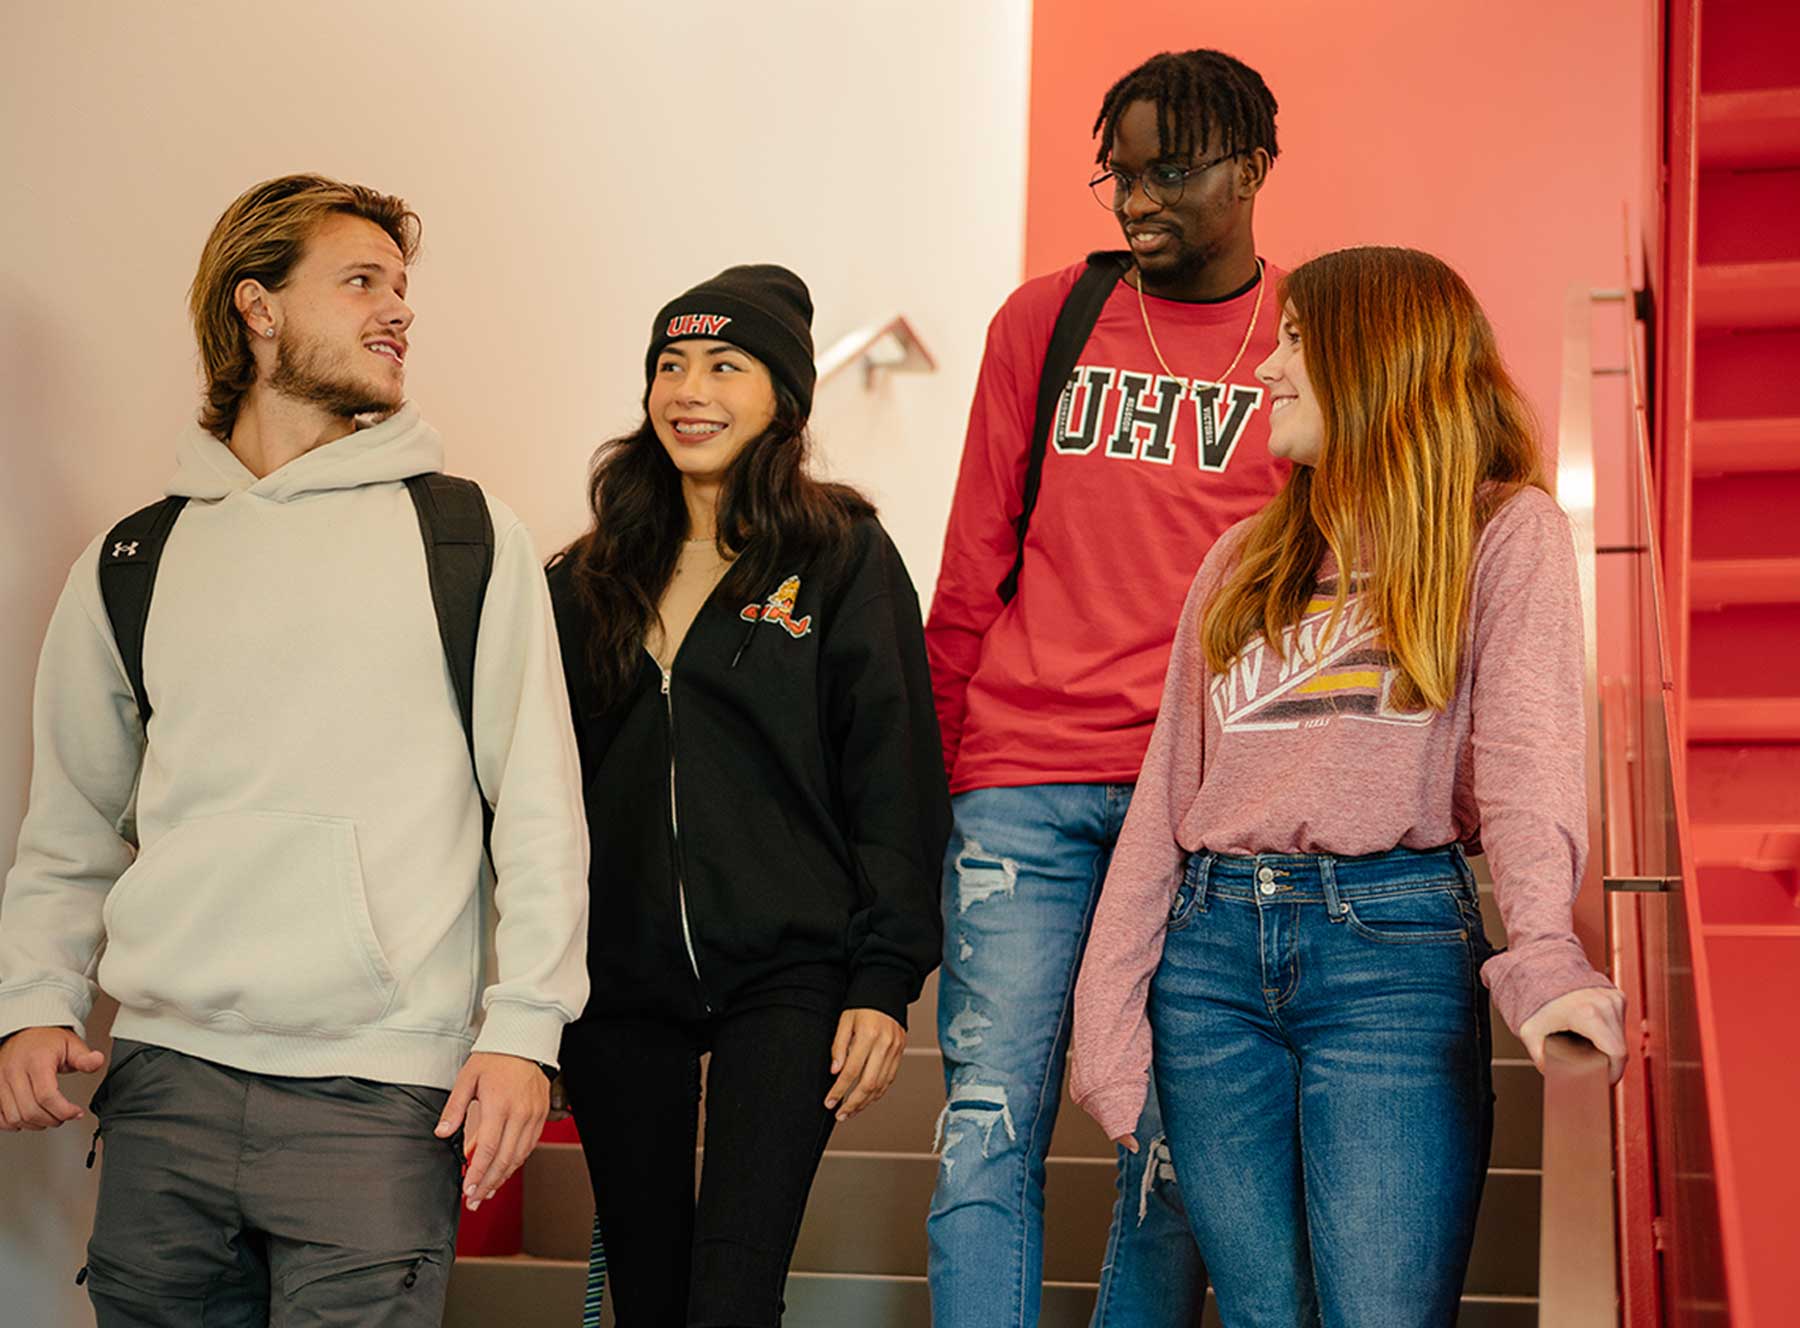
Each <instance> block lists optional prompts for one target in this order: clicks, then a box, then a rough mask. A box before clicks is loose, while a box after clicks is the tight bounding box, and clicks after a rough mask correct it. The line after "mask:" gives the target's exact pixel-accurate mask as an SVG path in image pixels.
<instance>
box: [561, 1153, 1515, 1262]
mask: <svg viewBox="0 0 1800 1328" xmlns="http://www.w3.org/2000/svg"><path fill="white" fill-rule="evenodd" d="M579 1154H580V1149H579V1147H578V1146H577V1145H574V1144H544V1145H542V1146H540V1147H539V1149H538V1150H537V1152H536V1153H534V1154H533V1155H532V1158H531V1160H530V1161H529V1162H527V1163H526V1168H527V1173H526V1177H525V1193H526V1195H527V1202H526V1217H525V1251H526V1253H527V1254H529V1255H532V1256H535V1257H538V1258H548V1259H566V1260H580V1259H583V1258H585V1257H586V1255H587V1247H588V1237H589V1233H590V1232H591V1231H592V1228H593V1220H594V1218H593V1201H592V1198H591V1195H590V1193H589V1190H588V1186H587V1173H586V1171H585V1169H584V1168H583V1166H582V1162H581V1158H580V1155H579ZM938 1165H939V1160H938V1158H937V1157H935V1156H934V1155H932V1154H930V1153H849V1152H829V1153H827V1154H826V1155H825V1160H824V1162H823V1163H822V1164H821V1166H820V1168H819V1175H818V1179H817V1180H816V1181H815V1182H814V1183H813V1190H812V1199H811V1202H810V1203H809V1204H808V1207H807V1216H806V1221H805V1222H804V1223H803V1224H802V1225H801V1228H800V1238H799V1242H798V1244H797V1245H796V1247H795V1250H794V1264H793V1266H794V1269H795V1271H797V1272H822V1273H866V1274H879V1275H884V1276H888V1275H898V1276H905V1275H911V1274H917V1273H921V1272H922V1271H923V1270H924V1268H925V1249H926V1240H925V1214H926V1212H927V1210H928V1209H929V1207H930V1203H931V1191H932V1187H933V1185H934V1184H935V1183H936V1180H937V1172H938ZM1047 1172H1048V1176H1047V1179H1046V1181H1045V1200H1044V1203H1045V1208H1046V1210H1047V1211H1048V1212H1049V1213H1050V1214H1052V1220H1051V1221H1050V1222H1049V1223H1048V1224H1047V1228H1046V1231H1045V1238H1044V1275H1045V1277H1046V1278H1048V1279H1050V1280H1052V1281H1081V1280H1084V1279H1088V1278H1092V1277H1094V1276H1095V1275H1096V1274H1097V1271H1098V1269H1099V1267H1100V1261H1101V1256H1102V1254H1103V1252H1104V1250H1105V1247H1106V1233H1107V1228H1108V1226H1109V1225H1110V1224H1111V1221H1112V1207H1113V1200H1114V1194H1115V1190H1114V1174H1115V1173H1114V1168H1113V1165H1112V1163H1111V1161H1110V1160H1109V1159H1098V1158H1095V1159H1090V1158H1051V1159H1050V1162H1049V1164H1048V1167H1047ZM1537 1199H1538V1173H1537V1171H1536V1170H1535V1169H1532V1168H1496V1169H1495V1170H1494V1171H1492V1172H1490V1173H1489V1176H1488V1184H1487V1191H1486V1198H1485V1199H1484V1201H1483V1204H1482V1215H1481V1223H1480V1227H1479V1228H1478V1230H1477V1234H1476V1248H1475V1259H1474V1264H1473V1265H1472V1267H1471V1270H1470V1274H1469V1286H1470V1288H1471V1290H1474V1291H1479V1292H1483V1293H1492V1294H1501V1295H1532V1294H1534V1293H1535V1291H1536V1287H1537V1236H1536V1232H1537V1223H1538V1213H1537Z"/></svg>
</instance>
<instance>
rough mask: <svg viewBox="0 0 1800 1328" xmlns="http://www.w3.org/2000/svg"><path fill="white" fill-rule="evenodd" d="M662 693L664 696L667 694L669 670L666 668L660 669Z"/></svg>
mask: <svg viewBox="0 0 1800 1328" xmlns="http://www.w3.org/2000/svg"><path fill="white" fill-rule="evenodd" d="M662 694H663V695H664V696H667V695H668V694H669V671H668V670H667V669H664V670H663V671H662Z"/></svg>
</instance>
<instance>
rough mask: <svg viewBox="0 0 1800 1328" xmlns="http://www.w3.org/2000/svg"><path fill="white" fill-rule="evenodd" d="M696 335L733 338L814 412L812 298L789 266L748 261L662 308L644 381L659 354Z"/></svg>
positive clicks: (652, 371)
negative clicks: (789, 269)
mask: <svg viewBox="0 0 1800 1328" xmlns="http://www.w3.org/2000/svg"><path fill="white" fill-rule="evenodd" d="M691 337H710V338H714V339H716V340H719V341H729V342H730V343H731V344H732V345H734V346H738V347H741V348H742V349H744V350H746V351H748V352H749V353H750V354H752V355H754V356H755V357H756V358H757V359H759V360H761V361H762V362H763V363H764V364H765V365H767V366H768V369H769V373H770V374H771V376H773V377H774V378H775V380H776V381H777V382H779V383H781V384H782V385H783V386H784V387H786V388H787V389H788V391H790V392H792V393H793V394H794V397H795V399H796V400H798V401H799V403H800V413H801V414H802V415H810V414H811V413H812V397H813V384H814V382H815V381H816V380H817V378H818V371H817V370H816V369H815V368H814V367H813V343H812V296H811V295H809V294H808V293H807V290H806V283H805V282H804V281H802V280H800V278H799V277H797V276H795V275H794V274H793V273H792V272H789V271H788V270H787V269H786V268H785V267H777V266H776V265H775V264H773V263H747V264H744V265H743V266H740V267H728V268H726V269H725V270H724V271H723V272H721V273H719V275H718V276H716V277H714V278H713V279H712V280H711V281H703V282H701V283H700V284H699V285H698V286H695V287H694V288H693V289H692V290H690V291H687V292H686V293H685V294H682V295H678V296H676V297H675V298H674V299H672V300H670V301H669V302H668V303H667V304H665V305H664V306H663V307H662V312H661V313H659V314H657V315H656V322H655V323H654V324H652V325H651V328H650V351H649V353H648V354H647V355H645V356H644V379H645V381H646V382H648V381H649V380H650V379H652V378H654V377H655V376H656V357H657V356H658V355H660V354H662V352H663V349H664V348H665V347H667V346H668V345H669V344H670V343H671V342H675V341H684V340H687V339H688V338H691Z"/></svg>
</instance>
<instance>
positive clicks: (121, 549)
mask: <svg viewBox="0 0 1800 1328" xmlns="http://www.w3.org/2000/svg"><path fill="white" fill-rule="evenodd" d="M112 556H113V557H115V558H135V557H137V541H136V540H132V541H131V543H129V544H126V543H124V542H123V541H121V542H119V543H116V544H114V545H113V554H112Z"/></svg>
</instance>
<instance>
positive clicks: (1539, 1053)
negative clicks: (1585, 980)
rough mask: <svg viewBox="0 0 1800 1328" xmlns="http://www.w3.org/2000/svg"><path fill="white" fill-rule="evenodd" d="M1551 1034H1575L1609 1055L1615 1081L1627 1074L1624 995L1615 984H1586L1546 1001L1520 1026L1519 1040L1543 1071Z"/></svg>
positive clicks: (1541, 1071)
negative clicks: (1547, 1041) (1608, 985)
mask: <svg viewBox="0 0 1800 1328" xmlns="http://www.w3.org/2000/svg"><path fill="white" fill-rule="evenodd" d="M1552 1033H1576V1034H1579V1035H1580V1036H1582V1037H1584V1038H1586V1039H1587V1040H1588V1041H1589V1042H1591V1043H1593V1044H1594V1046H1595V1047H1596V1048H1598V1049H1599V1051H1600V1052H1601V1053H1602V1054H1603V1055H1604V1056H1605V1057H1606V1060H1607V1068H1608V1072H1609V1073H1610V1074H1611V1076H1612V1082H1613V1083H1615V1084H1616V1083H1618V1082H1619V1076H1620V1075H1622V1074H1624V1073H1625V997H1624V995H1623V993H1621V992H1620V991H1619V990H1618V988H1616V987H1583V988H1581V989H1580V990H1579V991H1571V992H1565V993H1564V994H1563V995H1561V996H1558V997H1557V998H1556V999H1555V1000H1553V1001H1550V1002H1548V1003H1546V1004H1545V1005H1544V1006H1543V1007H1542V1008H1541V1009H1539V1010H1538V1012H1537V1013H1536V1014H1534V1015H1532V1016H1531V1018H1529V1019H1527V1020H1526V1021H1525V1022H1524V1023H1523V1024H1522V1025H1520V1027H1519V1041H1521V1042H1523V1043H1524V1044H1525V1052H1526V1054H1527V1055H1529V1056H1530V1057H1531V1062H1532V1064H1534V1065H1536V1066H1537V1067H1538V1072H1539V1073H1540V1074H1541V1073H1543V1070H1544V1042H1545V1039H1547V1038H1548V1037H1549V1036H1550V1035H1551V1034H1552Z"/></svg>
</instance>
